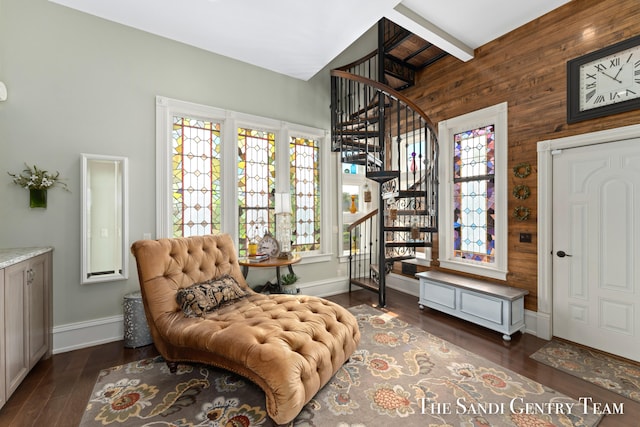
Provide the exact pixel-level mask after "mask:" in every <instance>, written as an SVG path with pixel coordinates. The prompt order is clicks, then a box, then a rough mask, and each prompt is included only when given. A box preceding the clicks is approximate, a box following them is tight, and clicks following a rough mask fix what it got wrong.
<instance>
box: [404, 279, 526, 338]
mask: <svg viewBox="0 0 640 427" xmlns="http://www.w3.org/2000/svg"><path fill="white" fill-rule="evenodd" d="M416 277H418V278H419V279H420V300H419V307H420V309H421V310H422V309H424V308H425V307H430V308H433V309H435V310H438V311H442V312H445V313H448V314H451V315H453V316H456V317H459V318H461V319H465V320H468V321H470V322H473V323H476V324H478V325H481V326H484V327H487V328H489V329H493V330H494V331H498V332H502V333H503V334H504V335H502V339H504V340H505V341H510V340H511V335H512V334H514V333H515V332H517V331H519V330H522V329H524V326H525V325H524V296H525V295H527V294H528V293H529V291H527V290H524V289H518V288H514V287H511V286H504V285H497V284H494V283H489V282H484V281H482V280H478V279H472V278H469V277H463V276H457V275H455V274H449V273H443V272H441V271H424V272H422V273H418V274H416Z"/></svg>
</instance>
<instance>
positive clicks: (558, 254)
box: [553, 139, 640, 361]
mask: <svg viewBox="0 0 640 427" xmlns="http://www.w3.org/2000/svg"><path fill="white" fill-rule="evenodd" d="M553 335H555V336H557V337H560V338H564V339H567V340H570V341H573V342H576V343H580V344H584V345H586V346H589V347H593V348H597V349H600V350H603V351H606V352H609V353H613V354H617V355H620V356H623V357H626V358H629V359H633V360H638V361H640V139H633V140H625V141H618V142H611V143H607V144H599V145H591V146H588V147H579V148H571V149H566V150H562V151H561V152H560V153H558V154H555V155H554V157H553Z"/></svg>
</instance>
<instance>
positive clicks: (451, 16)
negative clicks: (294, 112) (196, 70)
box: [50, 0, 569, 80]
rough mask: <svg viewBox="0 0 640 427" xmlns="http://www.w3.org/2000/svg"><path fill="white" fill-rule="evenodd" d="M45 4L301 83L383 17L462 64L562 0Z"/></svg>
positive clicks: (99, 0) (81, 0) (98, 0)
mask: <svg viewBox="0 0 640 427" xmlns="http://www.w3.org/2000/svg"><path fill="white" fill-rule="evenodd" d="M50 1H51V2H54V3H58V4H61V5H64V6H68V7H71V8H73V9H77V10H80V11H82V12H86V13H89V14H92V15H96V16H98V17H101V18H104V19H107V20H110V21H114V22H118V23H120V24H123V25H127V26H130V27H134V28H138V29H140V30H142V31H146V32H149V33H152V34H156V35H159V36H162V37H166V38H169V39H172V40H176V41H179V42H182V43H185V44H188V45H192V46H195V47H198V48H201V49H205V50H207V51H210V52H214V53H217V54H220V55H224V56H227V57H230V58H234V59H237V60H240V61H243V62H247V63H249V64H253V65H256V66H259V67H262V68H265V69H268V70H271V71H275V72H277V73H281V74H285V75H288V76H291V77H295V78H298V79H302V80H308V79H310V78H311V77H313V76H314V75H315V74H316V73H317V72H318V71H320V70H321V69H322V68H324V67H325V66H326V65H327V64H328V63H329V62H331V61H332V60H333V59H334V58H335V57H336V56H337V55H339V54H340V53H341V52H342V51H344V50H345V49H346V48H347V47H348V46H349V45H351V44H352V43H353V42H354V41H356V40H357V39H358V38H359V37H360V36H361V35H363V34H364V33H365V32H366V31H368V30H369V29H370V28H371V27H372V26H373V25H375V24H376V23H377V22H378V20H380V19H381V18H383V17H384V18H388V19H390V20H391V21H394V22H395V23H396V24H399V25H401V26H403V27H404V28H406V29H407V30H409V31H411V32H413V33H414V34H416V35H418V36H420V37H422V38H423V39H424V40H426V41H428V42H430V43H433V44H434V45H436V46H438V47H439V48H441V49H442V50H444V51H446V52H448V53H450V54H451V55H453V56H455V57H457V58H459V59H461V60H463V61H468V60H469V59H471V58H472V57H473V50H474V49H475V48H477V47H479V46H482V45H483V44H485V43H487V42H489V41H491V40H494V39H496V38H497V37H500V36H501V35H503V34H506V33H508V32H509V31H511V30H514V29H515V28H517V27H520V26H522V25H524V24H526V23H527V22H530V21H532V20H534V19H536V18H537V17H539V16H541V15H544V14H545V13H547V12H549V11H551V10H553V9H555V8H557V7H559V6H561V5H563V4H565V3H567V2H568V1H569V0H535V1H513V0H482V1H478V0H447V1H442V0H402V1H399V0H133V1H132V0H50Z"/></svg>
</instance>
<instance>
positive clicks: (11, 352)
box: [4, 261, 29, 396]
mask: <svg viewBox="0 0 640 427" xmlns="http://www.w3.org/2000/svg"><path fill="white" fill-rule="evenodd" d="M28 267H29V262H28V261H23V262H20V263H18V264H14V265H12V266H10V267H7V268H6V269H5V276H4V281H5V283H4V319H5V324H4V333H5V346H6V347H5V363H6V367H5V382H6V383H5V387H6V388H5V390H6V395H7V396H10V395H11V393H13V391H14V390H15V389H16V388H18V386H19V385H20V382H21V381H22V379H23V378H24V377H25V376H26V375H27V372H28V370H29V359H28V356H27V355H28V340H27V336H26V331H27V324H28V322H29V319H28V317H27V312H26V311H25V307H26V294H25V292H26V290H27V289H26V287H27V270H28Z"/></svg>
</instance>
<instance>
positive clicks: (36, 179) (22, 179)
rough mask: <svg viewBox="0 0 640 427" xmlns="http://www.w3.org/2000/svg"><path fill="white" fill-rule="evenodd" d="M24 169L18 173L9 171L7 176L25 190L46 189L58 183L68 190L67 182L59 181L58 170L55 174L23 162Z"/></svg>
mask: <svg viewBox="0 0 640 427" xmlns="http://www.w3.org/2000/svg"><path fill="white" fill-rule="evenodd" d="M25 167H26V169H24V170H23V171H22V172H21V173H20V174H19V175H18V174H14V173H11V172H8V173H9V176H10V177H12V178H13V183H14V184H17V185H19V186H20V187H23V188H24V189H26V190H46V189H48V188H51V187H53V186H54V185H58V186H60V187H62V188H63V189H64V190H66V191H69V188H68V187H67V184H66V183H65V182H62V181H61V178H60V172H56V173H55V174H53V173H49V172H48V171H46V170H43V169H38V167H37V166H36V165H34V166H33V168H31V167H30V166H29V165H27V164H26V163H25Z"/></svg>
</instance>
